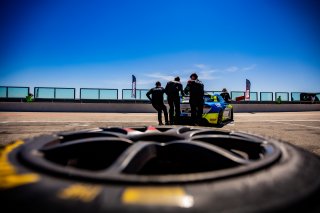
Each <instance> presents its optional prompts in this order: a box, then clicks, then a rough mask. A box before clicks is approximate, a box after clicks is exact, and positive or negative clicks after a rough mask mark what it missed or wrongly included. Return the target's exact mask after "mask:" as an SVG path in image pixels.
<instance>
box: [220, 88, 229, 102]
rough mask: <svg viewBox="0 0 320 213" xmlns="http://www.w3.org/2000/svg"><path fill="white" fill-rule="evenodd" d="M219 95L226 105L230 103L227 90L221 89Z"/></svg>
mask: <svg viewBox="0 0 320 213" xmlns="http://www.w3.org/2000/svg"><path fill="white" fill-rule="evenodd" d="M220 95H221V97H222V98H223V99H224V101H225V102H227V103H230V102H231V98H230V95H229V93H228V90H227V89H226V88H223V89H222V93H221V94H220Z"/></svg>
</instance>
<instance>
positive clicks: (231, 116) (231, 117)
mask: <svg viewBox="0 0 320 213" xmlns="http://www.w3.org/2000/svg"><path fill="white" fill-rule="evenodd" d="M230 113H231V115H230V120H231V121H233V108H232V109H231V111H230Z"/></svg>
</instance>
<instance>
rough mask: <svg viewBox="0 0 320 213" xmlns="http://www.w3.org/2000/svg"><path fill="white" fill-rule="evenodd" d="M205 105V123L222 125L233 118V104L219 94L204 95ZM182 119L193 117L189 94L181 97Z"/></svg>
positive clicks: (203, 116)
mask: <svg viewBox="0 0 320 213" xmlns="http://www.w3.org/2000/svg"><path fill="white" fill-rule="evenodd" d="M203 98H204V106H203V115H202V118H203V119H202V121H203V123H204V124H214V125H221V124H222V123H223V122H225V121H227V120H233V107H232V105H231V104H229V103H227V102H225V100H224V99H223V98H222V97H221V96H220V95H218V94H214V95H207V94H205V95H204V97H203ZM180 100H181V114H180V116H181V119H182V120H183V119H184V120H185V119H190V118H191V108H190V104H189V96H184V97H182V98H181V99H180Z"/></svg>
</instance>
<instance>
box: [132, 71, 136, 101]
mask: <svg viewBox="0 0 320 213" xmlns="http://www.w3.org/2000/svg"><path fill="white" fill-rule="evenodd" d="M136 85H137V79H136V76H134V75H132V93H131V97H132V98H136Z"/></svg>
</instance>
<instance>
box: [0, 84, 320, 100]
mask: <svg viewBox="0 0 320 213" xmlns="http://www.w3.org/2000/svg"><path fill="white" fill-rule="evenodd" d="M148 91H149V89H137V90H136V97H135V98H134V97H131V94H132V89H122V91H121V99H122V100H123V101H148V98H147V96H146V93H147V92H148ZM29 92H30V87H21V86H17V87H14V86H0V99H1V100H2V101H3V100H5V99H8V100H9V99H10V100H11V101H12V100H14V99H17V100H21V101H22V100H23V99H25V98H26V96H27V95H28V94H29ZM206 93H208V94H211V95H213V94H220V93H221V91H206ZM302 93H303V92H291V93H289V92H250V101H252V102H273V101H277V100H278V99H279V97H280V99H281V101H283V102H304V100H305V97H304V96H305V94H302ZM230 96H231V99H232V100H233V101H235V100H236V98H237V97H239V96H244V92H243V91H230ZM118 97H119V90H118V89H106V88H80V98H79V100H80V101H82V100H83V101H97V102H99V101H100V102H103V101H119V98H118ZM34 98H35V99H36V100H43V101H50V100H56V101H64V100H66V101H67V100H68V101H74V100H76V89H75V88H63V87H34ZM301 99H302V100H301ZM165 100H167V97H166V95H165ZM319 100H320V93H316V97H315V100H314V101H315V102H320V101H319ZM241 102H244V101H241Z"/></svg>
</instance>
